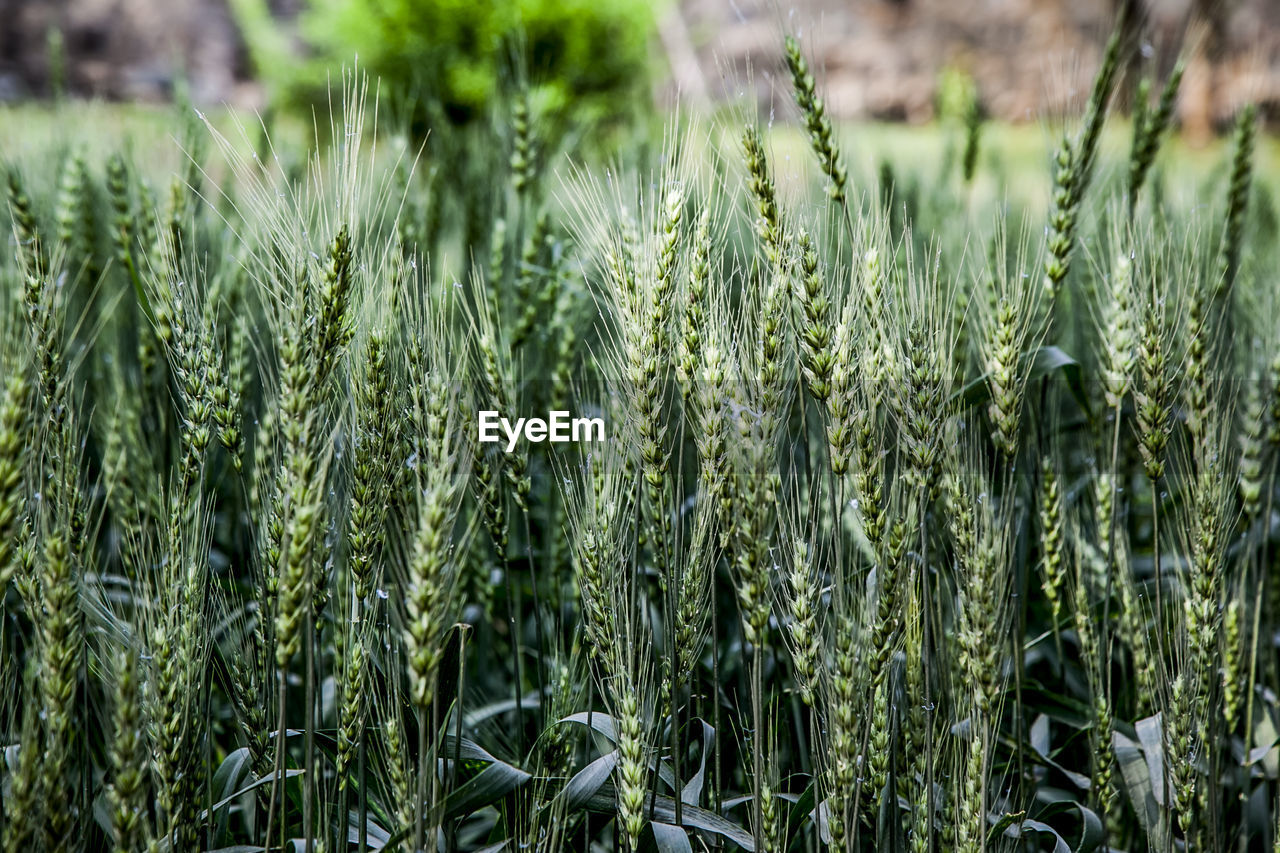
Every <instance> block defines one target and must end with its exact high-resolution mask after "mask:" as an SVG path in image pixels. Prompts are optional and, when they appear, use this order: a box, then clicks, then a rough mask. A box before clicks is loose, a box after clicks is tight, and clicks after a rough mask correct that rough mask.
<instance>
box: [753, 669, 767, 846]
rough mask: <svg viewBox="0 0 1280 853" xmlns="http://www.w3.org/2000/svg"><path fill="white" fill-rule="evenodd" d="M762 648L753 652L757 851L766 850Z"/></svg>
mask: <svg viewBox="0 0 1280 853" xmlns="http://www.w3.org/2000/svg"><path fill="white" fill-rule="evenodd" d="M760 652H761V648H760V646H759V645H758V644H757V645H756V646H755V647H754V648H753V649H752V650H751V727H752V733H751V767H752V770H753V771H754V772H753V773H752V774H751V775H752V779H751V791H752V795H753V796H752V799H751V805H752V811H753V812H754V813H755V826H754V827H753V835H754V836H755V842H756V850H764V809H763V807H762V806H761V803H760V782H761V780H762V779H763V777H764V773H765V769H764V745H763V744H762V743H761V738H762V733H761V728H762V727H763V725H764V720H763V716H764V715H763V714H762V713H761V708H760V705H761V702H762V700H763V696H764V689H763V685H762V683H761V682H762V680H763V679H762V674H761V669H763V664H764V661H763V660H761V654H760Z"/></svg>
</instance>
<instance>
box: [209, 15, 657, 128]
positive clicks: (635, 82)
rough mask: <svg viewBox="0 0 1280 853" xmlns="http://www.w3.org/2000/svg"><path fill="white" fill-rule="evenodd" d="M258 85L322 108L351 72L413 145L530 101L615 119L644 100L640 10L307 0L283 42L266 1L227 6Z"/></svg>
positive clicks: (648, 21)
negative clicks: (334, 81) (331, 83)
mask: <svg viewBox="0 0 1280 853" xmlns="http://www.w3.org/2000/svg"><path fill="white" fill-rule="evenodd" d="M231 6H232V9H233V12H234V14H235V17H236V20H237V22H238V23H239V25H240V28H241V32H242V33H243V35H244V38H245V40H246V42H247V44H248V47H249V53H250V56H251V58H252V60H253V63H254V65H255V69H256V71H257V73H258V75H259V76H260V78H261V79H262V80H263V82H265V83H266V84H267V85H268V89H269V90H271V91H273V92H275V93H276V94H277V96H278V97H280V98H281V99H282V100H283V102H284V103H287V104H293V105H297V104H306V103H314V102H316V101H318V100H322V99H324V98H325V97H326V86H325V79H326V72H328V73H329V74H332V73H333V69H335V68H337V67H338V66H340V65H342V64H347V65H350V64H351V63H352V61H353V60H354V59H355V58H356V57H358V60H359V64H360V65H361V66H363V67H364V68H365V70H367V71H368V72H370V73H371V74H372V75H374V76H375V77H376V78H378V79H379V81H380V85H381V94H382V96H383V99H384V103H385V104H388V105H389V106H390V107H391V108H392V111H393V117H395V118H398V119H400V120H401V121H403V122H404V123H405V125H406V128H407V129H409V130H411V131H412V132H413V135H415V136H419V137H420V136H422V135H424V134H425V133H426V131H427V130H428V129H431V128H437V129H438V128H439V125H440V122H441V120H442V119H443V120H445V121H447V122H448V123H450V124H452V125H455V126H458V125H467V124H470V123H473V122H475V121H476V120H478V119H482V118H485V117H486V116H487V114H488V113H489V111H490V109H491V107H492V106H493V105H494V103H495V101H496V99H498V98H499V97H501V96H502V95H504V94H510V93H511V92H513V91H517V90H519V91H524V90H525V89H526V88H527V89H528V90H530V91H531V93H532V97H533V99H534V100H535V101H536V102H537V106H538V108H539V112H540V113H541V114H542V115H543V116H553V115H555V114H556V113H557V112H559V111H560V110H561V109H562V108H564V107H566V106H568V105H569V104H572V105H573V109H574V112H575V120H576V121H578V122H581V121H582V120H583V118H584V117H587V118H589V119H597V120H603V121H606V122H607V121H613V120H617V119H619V118H623V117H625V116H627V115H629V114H630V113H631V112H633V111H634V109H635V108H636V105H637V104H638V103H639V102H640V101H641V100H642V99H641V98H639V97H637V96H641V95H645V94H646V93H647V83H648V79H649V77H648V70H649V44H650V36H651V33H652V31H653V16H654V11H653V5H652V4H651V3H649V2H647V0H489V2H474V0H310V2H308V3H305V4H303V5H302V6H301V8H300V9H299V10H298V11H297V17H296V19H295V21H294V24H295V26H294V27H293V28H292V29H293V32H292V33H290V32H289V31H288V30H285V29H282V26H281V19H280V17H279V16H277V15H276V14H273V11H272V9H270V8H269V7H268V4H267V0H231Z"/></svg>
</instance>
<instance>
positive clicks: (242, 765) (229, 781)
mask: <svg viewBox="0 0 1280 853" xmlns="http://www.w3.org/2000/svg"><path fill="white" fill-rule="evenodd" d="M250 764H251V758H250V757H249V748H248V747H245V746H242V747H240V748H239V749H237V750H236V751H235V752H232V753H231V754H230V755H228V756H227V757H226V758H224V759H222V763H221V764H219V765H218V769H217V770H215V771H214V773H213V782H212V788H213V791H212V793H213V796H214V797H215V798H217V799H218V800H219V801H221V802H224V803H226V805H223V806H221V807H219V808H215V809H214V810H213V822H214V824H215V831H214V837H215V838H217V839H219V840H221V839H222V837H223V835H224V834H225V833H226V831H227V818H228V817H229V816H230V814H231V802H230V799H228V798H234V794H235V791H236V789H237V788H239V787H240V785H241V784H243V783H244V780H245V778H246V777H248V776H249V775H251V773H252V768H251V767H250Z"/></svg>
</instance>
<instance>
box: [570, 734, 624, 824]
mask: <svg viewBox="0 0 1280 853" xmlns="http://www.w3.org/2000/svg"><path fill="white" fill-rule="evenodd" d="M617 765H618V751H617V750H616V749H615V750H614V751H613V752H610V753H606V754H605V755H602V756H600V757H599V758H597V759H596V760H595V761H593V762H591V763H590V764H588V765H587V766H586V767H584V768H582V769H581V770H579V771H578V772H577V773H575V774H573V778H572V779H570V780H569V783H568V784H567V785H565V786H564V790H563V791H562V792H561V795H562V796H563V797H564V798H565V809H566V810H568V811H569V812H575V811H577V810H578V809H580V808H582V807H583V806H585V805H586V804H587V803H588V802H589V801H590V800H591V798H592V797H594V796H595V795H596V794H597V793H599V791H600V789H601V788H603V787H604V785H605V783H606V782H608V781H609V776H610V775H611V774H612V773H613V769H614V768H615V767H616V766H617Z"/></svg>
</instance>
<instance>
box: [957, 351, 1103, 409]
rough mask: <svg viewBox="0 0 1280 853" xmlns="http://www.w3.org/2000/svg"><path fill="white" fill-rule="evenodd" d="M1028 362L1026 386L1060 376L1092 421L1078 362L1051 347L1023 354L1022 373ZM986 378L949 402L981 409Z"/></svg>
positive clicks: (987, 389) (985, 395) (988, 390)
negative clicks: (1052, 375)
mask: <svg viewBox="0 0 1280 853" xmlns="http://www.w3.org/2000/svg"><path fill="white" fill-rule="evenodd" d="M1028 359H1030V360H1031V365H1030V369H1029V372H1028V374H1027V379H1028V383H1030V381H1031V380H1035V379H1044V378H1047V377H1048V376H1049V374H1051V373H1061V374H1062V378H1063V379H1065V380H1067V388H1068V390H1070V392H1071V396H1072V397H1073V398H1074V399H1075V401H1076V404H1077V405H1078V406H1079V407H1080V409H1081V411H1083V412H1084V413H1085V416H1086V417H1088V418H1089V419H1090V420H1092V418H1093V414H1092V413H1091V412H1090V411H1089V395H1088V394H1086V393H1085V387H1084V373H1083V371H1082V369H1081V367H1080V362H1078V361H1076V360H1075V359H1074V358H1072V357H1071V356H1069V355H1067V353H1065V352H1063V351H1062V349H1060V348H1059V347H1056V346H1052V345H1047V346H1042V347H1039V348H1037V349H1036V350H1035V351H1034V352H1030V353H1024V354H1023V356H1022V361H1023V366H1024V369H1025V368H1026V361H1027V360H1028ZM988 377H989V374H986V373H984V374H982V375H981V376H979V377H978V378H977V379H974V380H973V381H971V382H969V383H968V384H967V385H965V386H964V387H963V388H961V389H960V390H959V391H957V392H956V393H955V394H954V395H952V398H951V399H952V402H958V403H961V404H962V405H963V406H964V407H965V408H974V407H976V406H981V405H985V404H986V402H987V400H989V399H990V397H991V386H990V384H988V382H987V379H988Z"/></svg>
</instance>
